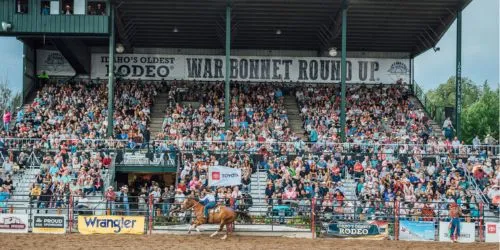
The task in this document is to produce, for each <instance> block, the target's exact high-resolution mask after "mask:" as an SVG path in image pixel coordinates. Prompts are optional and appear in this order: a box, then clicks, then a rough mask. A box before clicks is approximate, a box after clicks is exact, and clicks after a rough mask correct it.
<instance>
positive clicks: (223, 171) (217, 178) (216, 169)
mask: <svg viewBox="0 0 500 250" xmlns="http://www.w3.org/2000/svg"><path fill="white" fill-rule="evenodd" d="M208 185H209V186H216V187H220V186H236V185H241V169H238V168H228V167H222V166H213V167H210V168H209V169H208Z"/></svg>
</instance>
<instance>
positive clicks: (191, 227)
mask: <svg viewBox="0 0 500 250" xmlns="http://www.w3.org/2000/svg"><path fill="white" fill-rule="evenodd" d="M191 229H193V224H191V225H189V230H188V234H190V233H191Z"/></svg>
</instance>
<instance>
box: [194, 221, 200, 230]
mask: <svg viewBox="0 0 500 250" xmlns="http://www.w3.org/2000/svg"><path fill="white" fill-rule="evenodd" d="M200 225H201V223H200V222H199V221H198V222H196V224H194V229H196V231H197V232H198V233H200V229H199V228H198V226H200Z"/></svg>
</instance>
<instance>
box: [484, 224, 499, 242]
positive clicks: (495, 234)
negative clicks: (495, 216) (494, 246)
mask: <svg viewBox="0 0 500 250" xmlns="http://www.w3.org/2000/svg"><path fill="white" fill-rule="evenodd" d="M485 231H486V234H485V238H484V240H485V241H486V242H495V243H498V242H500V223H495V222H486V230H485Z"/></svg>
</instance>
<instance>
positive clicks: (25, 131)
mask: <svg viewBox="0 0 500 250" xmlns="http://www.w3.org/2000/svg"><path fill="white" fill-rule="evenodd" d="M159 88H160V85H159V84H157V83H142V82H138V81H127V82H120V81H118V82H117V83H116V86H115V93H114V95H115V98H114V100H115V101H114V116H113V121H114V122H113V125H114V127H113V131H114V135H113V136H114V138H115V139H120V140H128V143H127V146H131V145H132V147H133V146H137V145H140V144H141V143H142V142H144V141H145V140H147V141H149V136H150V135H149V134H148V133H149V131H148V125H149V124H148V123H149V120H150V113H151V107H152V105H153V100H154V97H155V96H156V95H157V94H158V91H159ZM107 108H108V106H107V87H106V84H104V83H92V82H77V83H70V84H56V83H47V84H46V85H44V86H43V87H42V88H41V89H40V90H38V92H37V93H36V97H35V99H34V101H33V102H32V103H31V104H30V105H27V106H26V107H25V108H21V107H19V108H18V110H17V113H16V114H15V125H14V127H13V128H12V129H11V130H7V131H8V132H7V133H6V132H5V131H4V132H3V135H4V136H10V137H14V138H30V139H31V138H37V139H42V140H41V142H42V144H41V145H38V146H41V147H52V148H57V147H58V146H59V145H50V143H49V142H53V141H55V140H57V141H61V142H63V141H64V142H65V143H66V142H68V143H67V144H68V145H66V146H68V147H70V146H77V143H76V140H78V139H82V140H87V141H88V143H92V140H95V139H107V136H106V130H107V124H108V121H107ZM5 120H6V116H5V115H4V123H5ZM146 131H148V132H146ZM145 133H146V134H148V135H147V136H146V137H147V138H145V136H144V134H145ZM70 140H75V143H69V142H72V141H70ZM92 146H95V145H92Z"/></svg>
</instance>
